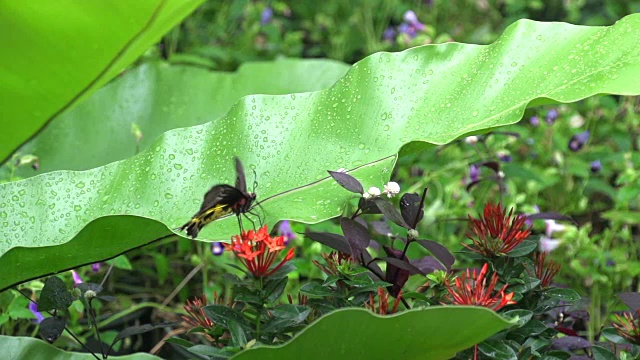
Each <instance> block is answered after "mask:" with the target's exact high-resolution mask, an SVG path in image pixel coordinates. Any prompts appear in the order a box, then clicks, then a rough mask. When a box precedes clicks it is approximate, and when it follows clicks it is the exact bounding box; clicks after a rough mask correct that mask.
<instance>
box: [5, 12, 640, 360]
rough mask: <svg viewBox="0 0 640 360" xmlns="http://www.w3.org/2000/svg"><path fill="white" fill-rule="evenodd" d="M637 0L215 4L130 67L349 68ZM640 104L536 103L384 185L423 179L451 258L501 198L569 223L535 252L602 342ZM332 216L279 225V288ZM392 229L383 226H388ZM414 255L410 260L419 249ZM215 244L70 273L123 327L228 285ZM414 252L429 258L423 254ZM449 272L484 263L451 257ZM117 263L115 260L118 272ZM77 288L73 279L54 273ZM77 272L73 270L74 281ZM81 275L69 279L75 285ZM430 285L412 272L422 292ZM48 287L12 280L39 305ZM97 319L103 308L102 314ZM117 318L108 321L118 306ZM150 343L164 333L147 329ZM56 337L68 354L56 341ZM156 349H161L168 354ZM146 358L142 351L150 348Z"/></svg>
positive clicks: (16, 307)
mask: <svg viewBox="0 0 640 360" xmlns="http://www.w3.org/2000/svg"><path fill="white" fill-rule="evenodd" d="M639 9H640V1H623V0H607V1H560V0H558V1H536V0H531V1H515V0H506V1H497V0H476V1H471V0H464V1H437V0H434V1H401V0H390V1H389V0H357V1H350V2H339V1H328V2H297V1H272V2H266V1H249V0H232V1H208V2H206V3H205V4H203V5H202V6H201V7H200V8H199V9H198V10H196V12H195V13H193V14H192V15H191V16H189V17H188V18H187V19H186V20H185V21H184V22H183V23H182V24H180V25H179V26H177V27H176V28H174V29H173V30H172V31H171V32H170V33H168V34H167V35H166V36H165V37H164V38H163V39H162V41H161V42H160V43H159V45H158V46H157V47H155V48H153V49H151V50H149V51H148V52H147V54H146V55H145V56H143V57H142V58H141V59H140V60H138V63H144V62H148V61H153V60H157V59H158V58H162V59H166V60H168V61H169V62H170V63H174V64H189V65H194V66H200V67H205V68H207V69H211V70H224V71H234V70H236V69H237V68H238V67H239V66H240V65H242V64H243V63H245V62H248V61H262V60H272V59H275V58H277V57H282V56H284V57H305V58H309V57H314V58H315V57H317V58H330V59H334V60H339V61H344V62H347V63H350V64H351V63H354V62H357V61H358V60H360V59H362V58H364V57H365V56H367V55H370V54H372V53H374V52H378V51H401V50H404V49H407V48H410V47H413V46H418V45H423V44H434V43H442V42H447V41H456V42H466V43H476V44H488V43H490V42H492V41H493V40H495V39H496V38H497V36H498V35H499V34H500V33H501V32H502V31H503V30H504V28H505V27H506V26H508V25H510V24H511V23H513V22H514V21H515V20H517V19H520V18H528V19H533V20H539V21H567V22H571V23H576V24H583V25H610V24H613V23H614V22H615V21H616V20H618V19H620V18H622V17H623V16H625V15H627V14H630V13H633V12H637V11H638V10H639ZM639 112H640V100H639V99H638V98H630V97H622V96H599V97H593V98H588V99H586V100H584V101H580V102H578V103H574V104H567V105H553V106H552V105H544V106H539V107H536V108H532V109H529V110H527V112H526V114H525V116H524V117H523V119H522V121H521V122H519V123H518V124H514V125H512V126H509V127H504V128H501V129H500V131H499V132H496V133H492V134H483V135H478V136H472V137H467V138H465V139H459V140H458V141H456V142H453V143H451V144H448V145H445V146H442V147H427V148H425V149H424V150H422V151H419V152H417V153H416V152H408V151H401V156H400V158H399V160H398V163H397V166H396V169H395V171H394V174H393V176H392V179H393V180H394V181H396V182H398V183H399V184H400V185H401V187H402V189H403V192H421V189H423V188H425V187H428V188H429V192H428V193H427V198H426V201H425V204H426V207H425V217H424V220H423V221H422V223H421V225H420V227H419V228H418V229H417V230H418V231H419V233H420V234H421V237H424V238H427V239H433V240H437V241H438V242H439V243H441V244H443V245H445V246H446V247H447V248H448V249H450V250H451V251H457V250H460V246H459V243H460V239H463V238H464V235H465V233H466V231H467V222H466V221H464V220H465V219H466V218H467V215H469V214H477V213H479V212H481V210H482V207H483V206H484V204H486V203H488V202H491V201H492V200H493V201H498V199H501V201H502V203H503V204H504V206H505V208H512V207H513V208H516V209H518V210H519V211H521V212H524V213H527V214H534V213H549V212H553V213H555V214H560V215H563V216H566V217H570V218H571V219H572V220H573V221H569V220H557V221H555V220H542V219H540V220H533V221H532V226H533V232H534V234H536V235H539V236H540V250H546V251H548V252H549V255H548V257H549V258H550V259H551V260H553V261H555V262H556V263H561V264H564V266H563V268H562V270H561V271H560V273H559V274H558V275H557V276H556V278H555V282H556V283H558V284H562V285H564V286H567V287H569V288H572V289H575V290H577V291H578V292H579V293H580V294H581V295H582V296H583V299H584V304H586V305H585V308H586V309H588V312H589V315H590V317H589V318H588V319H587V320H586V321H585V328H584V331H585V334H586V335H587V336H588V338H589V339H590V340H598V339H599V336H600V335H601V334H602V329H603V327H604V326H608V325H609V324H610V320H612V319H614V318H613V317H612V314H613V313H614V311H617V310H622V309H624V307H623V306H622V304H621V303H620V301H619V300H618V299H617V297H616V296H615V294H617V293H619V292H623V291H632V292H637V291H639V290H640V282H639V279H640V277H639V275H640V259H639V257H640V246H639V245H638V244H639V243H640V242H639V241H638V240H639V237H640V226H639V224H640V212H639V206H640V174H639V172H638V171H639V170H638V166H637V164H640V155H639V153H638V149H639V146H640V144H639V140H638V139H639V137H640V117H639V116H638V113H639ZM6 166H7V168H8V170H9V171H6V172H4V174H7V176H6V177H5V178H3V179H2V181H15V180H17V177H16V176H15V171H14V170H15V169H16V168H17V167H27V166H29V167H33V169H34V171H37V169H38V158H37V157H35V156H31V155H28V154H27V155H23V156H21V157H17V158H14V159H12V161H11V162H9V163H8V164H7V165H6ZM339 229H340V225H339V223H337V222H335V221H329V222H325V223H321V224H317V225H313V226H306V225H303V224H296V223H291V224H289V223H285V225H284V226H282V227H280V230H279V233H280V234H282V235H286V236H287V240H288V241H289V242H290V246H292V247H295V248H296V249H297V250H296V257H295V258H293V259H292V260H291V261H290V263H291V264H293V265H295V267H296V270H295V271H293V272H291V273H290V274H289V281H288V283H287V285H286V289H285V290H284V291H283V293H282V298H283V299H286V298H287V296H292V297H294V298H295V297H297V296H298V293H299V292H300V287H301V285H302V281H303V280H306V279H318V278H322V277H323V272H322V271H321V269H320V268H318V267H316V266H314V265H313V264H314V262H316V263H317V262H320V263H324V262H325V261H326V259H323V254H328V253H329V252H330V249H329V248H326V247H324V246H323V245H321V244H320V243H317V242H314V241H312V240H311V239H309V238H307V237H305V236H303V235H302V234H303V233H305V232H306V231H309V230H311V231H316V232H320V231H323V232H334V233H335V232H339V231H340V230H339ZM398 231H399V229H398V228H397V227H395V226H394V225H392V227H391V234H396V233H398ZM419 252H420V249H418V248H417V247H416V248H412V249H411V250H410V252H409V253H408V254H407V255H408V256H409V257H413V258H417V257H420V255H421V254H420V253H419ZM221 254H222V248H221V247H220V244H217V243H214V244H209V243H201V242H195V241H189V240H187V239H183V238H180V237H177V236H174V237H170V238H167V239H165V240H162V241H160V242H157V243H154V244H153V245H151V246H147V247H143V248H140V249H137V250H133V251H131V252H129V253H127V254H126V255H123V256H121V257H119V258H116V259H114V260H112V261H110V262H109V263H108V264H104V265H103V266H101V267H98V266H90V265H89V266H84V267H81V268H78V269H76V272H77V276H78V277H79V278H81V279H84V280H86V281H92V282H99V280H100V279H101V278H102V277H103V276H104V275H105V273H106V272H107V271H109V270H108V269H111V268H113V269H112V272H111V275H110V276H109V277H108V278H107V280H106V282H105V283H104V289H105V291H106V292H108V293H110V294H115V295H117V301H116V302H113V303H104V304H100V305H98V306H97V308H96V311H98V316H97V321H98V324H100V325H101V329H102V330H104V331H106V333H105V335H103V340H105V339H114V338H115V336H116V334H117V332H115V331H112V332H109V331H110V327H113V328H116V327H118V326H119V324H122V323H129V324H131V323H143V322H149V321H152V320H179V318H178V317H177V315H175V314H173V312H174V311H175V312H178V313H183V314H185V315H186V312H185V311H184V310H183V309H182V305H183V304H187V301H188V300H189V299H191V298H193V297H194V296H196V295H200V294H204V296H205V297H206V298H207V299H209V301H210V303H212V302H213V299H214V298H216V299H217V296H215V297H214V294H220V293H222V294H225V295H227V294H230V292H231V289H232V287H233V284H232V282H231V281H228V279H229V276H228V275H227V276H225V274H229V273H230V274H231V275H233V276H236V277H237V276H240V275H241V274H242V273H241V272H240V271H239V270H234V269H231V268H230V267H228V266H224V265H225V264H226V263H228V262H230V261H232V259H230V258H228V257H224V256H221ZM422 255H423V254H422ZM457 259H458V261H459V262H458V263H456V264H455V267H456V268H459V269H461V268H466V267H471V266H479V265H480V264H478V263H474V262H473V261H471V260H464V258H463V257H457ZM111 265H113V266H111ZM62 277H63V279H64V281H65V283H67V284H71V283H73V282H74V278H73V275H72V273H71V272H68V273H66V274H63V275H62ZM76 280H77V279H76ZM76 282H77V281H76ZM420 283H424V278H418V277H415V276H414V277H411V278H410V279H409V281H408V283H407V287H410V288H416V287H417V286H418V285H419V284H420ZM42 287H43V282H42V281H38V280H34V281H31V282H28V283H25V284H22V285H20V287H19V289H20V290H21V291H23V292H25V293H27V294H31V295H30V296H31V298H32V299H35V298H36V294H38V293H39V292H40V291H41V290H42ZM83 311H84V307H83V305H82V304H81V303H79V302H74V304H73V305H72V307H71V309H70V311H69V323H68V326H69V327H70V328H71V329H72V330H73V331H74V332H75V333H76V334H79V337H80V338H82V339H91V338H92V336H93V332H92V331H90V330H87V328H86V325H87V321H88V320H87V318H86V316H85V315H84V314H85V313H84V312H83ZM100 313H102V315H100ZM114 314H117V315H114ZM37 322H38V315H37V314H36V312H35V310H34V309H31V310H29V301H28V299H27V298H26V297H24V296H22V295H21V294H19V293H18V292H17V291H14V290H10V291H6V292H3V293H1V294H0V326H1V327H0V333H1V334H11V335H26V336H32V335H35V334H36V333H37ZM155 336H156V338H155V339H154V341H155V342H156V343H157V342H159V341H160V340H161V338H162V336H158V335H155ZM145 343H147V344H148V343H149V342H146V341H142V340H141V339H137V340H135V339H133V340H131V339H128V340H125V341H124V342H123V343H121V345H119V347H118V349H117V350H119V351H122V352H123V353H125V352H127V351H131V350H133V349H145V348H144V344H145ZM56 345H58V346H60V347H67V348H77V344H76V343H75V342H73V341H72V339H70V338H68V337H67V336H66V335H63V336H62V337H61V338H60V339H59V340H58V342H56ZM177 349H178V347H175V348H173V349H169V345H166V346H165V347H163V349H162V350H158V349H155V351H164V353H163V352H160V354H163V355H166V354H167V353H170V352H172V351H179V350H177ZM145 350H147V351H149V350H150V349H145Z"/></svg>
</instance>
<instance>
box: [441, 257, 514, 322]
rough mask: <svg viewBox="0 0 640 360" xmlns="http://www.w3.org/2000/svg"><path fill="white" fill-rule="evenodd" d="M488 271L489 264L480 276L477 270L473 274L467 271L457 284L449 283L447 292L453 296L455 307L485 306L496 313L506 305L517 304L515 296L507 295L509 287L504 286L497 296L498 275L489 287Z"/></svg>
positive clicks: (481, 271) (491, 280)
mask: <svg viewBox="0 0 640 360" xmlns="http://www.w3.org/2000/svg"><path fill="white" fill-rule="evenodd" d="M488 271H489V264H487V263H485V264H484V265H483V266H482V269H481V270H480V273H479V274H478V272H477V270H476V269H474V270H473V273H472V272H471V270H469V269H467V271H466V273H463V274H462V275H460V276H459V277H457V278H456V279H455V284H451V282H450V281H447V282H446V286H447V291H448V292H449V295H451V298H452V303H453V304H454V305H473V306H483V307H487V308H489V309H492V310H494V311H498V310H500V309H502V308H503V307H505V306H506V305H511V304H515V303H516V302H515V301H513V295H514V294H513V293H509V294H505V291H506V290H507V285H504V286H503V287H502V288H501V289H500V290H498V291H497V294H494V292H495V287H496V285H497V283H498V274H496V273H494V274H493V275H492V276H491V279H490V282H489V284H488V285H487V279H486V276H487V273H488Z"/></svg>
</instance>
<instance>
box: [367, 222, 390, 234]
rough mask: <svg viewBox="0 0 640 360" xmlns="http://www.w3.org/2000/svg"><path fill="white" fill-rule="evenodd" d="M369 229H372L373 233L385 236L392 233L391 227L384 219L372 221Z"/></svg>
mask: <svg viewBox="0 0 640 360" xmlns="http://www.w3.org/2000/svg"><path fill="white" fill-rule="evenodd" d="M371 227H372V228H373V231H375V232H376V233H378V234H380V235H384V236H387V235H389V234H391V233H392V230H391V227H390V226H389V224H387V222H386V221H384V219H383V220H381V221H372V222H371Z"/></svg>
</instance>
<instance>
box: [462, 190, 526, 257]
mask: <svg viewBox="0 0 640 360" xmlns="http://www.w3.org/2000/svg"><path fill="white" fill-rule="evenodd" d="M483 215H484V216H482V217H480V219H474V218H472V217H471V216H469V221H470V222H471V228H470V230H469V232H468V233H467V237H468V238H469V239H471V241H473V243H472V244H469V245H468V244H462V245H463V246H464V247H466V248H467V249H469V250H471V251H474V252H476V253H478V254H481V255H483V256H486V257H489V258H491V257H496V256H501V255H506V254H508V253H509V252H510V251H511V250H513V249H514V248H515V247H516V246H518V245H520V244H521V243H522V242H523V241H524V240H525V239H526V238H527V237H529V235H530V234H531V228H527V229H524V227H525V226H526V225H525V221H526V217H525V216H522V215H516V216H515V217H513V216H512V215H513V209H511V211H509V214H507V213H506V212H505V211H504V209H502V206H501V205H500V204H496V205H493V204H491V203H488V204H487V205H486V206H485V207H484V214H483Z"/></svg>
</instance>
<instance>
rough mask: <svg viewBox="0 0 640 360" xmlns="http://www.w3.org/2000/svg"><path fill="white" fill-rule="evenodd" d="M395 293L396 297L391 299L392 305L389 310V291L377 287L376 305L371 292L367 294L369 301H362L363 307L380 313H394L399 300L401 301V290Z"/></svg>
mask: <svg viewBox="0 0 640 360" xmlns="http://www.w3.org/2000/svg"><path fill="white" fill-rule="evenodd" d="M396 295H397V297H396V298H395V300H394V301H393V306H392V307H391V310H389V292H388V291H385V290H384V288H381V287H379V288H378V306H376V302H375V299H374V297H373V294H369V301H368V302H365V303H364V307H365V308H367V309H369V310H371V311H372V312H374V313H378V314H380V315H388V314H395V313H396V312H397V311H398V305H400V301H402V300H401V299H402V290H400V292H399V293H398V294H396Z"/></svg>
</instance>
